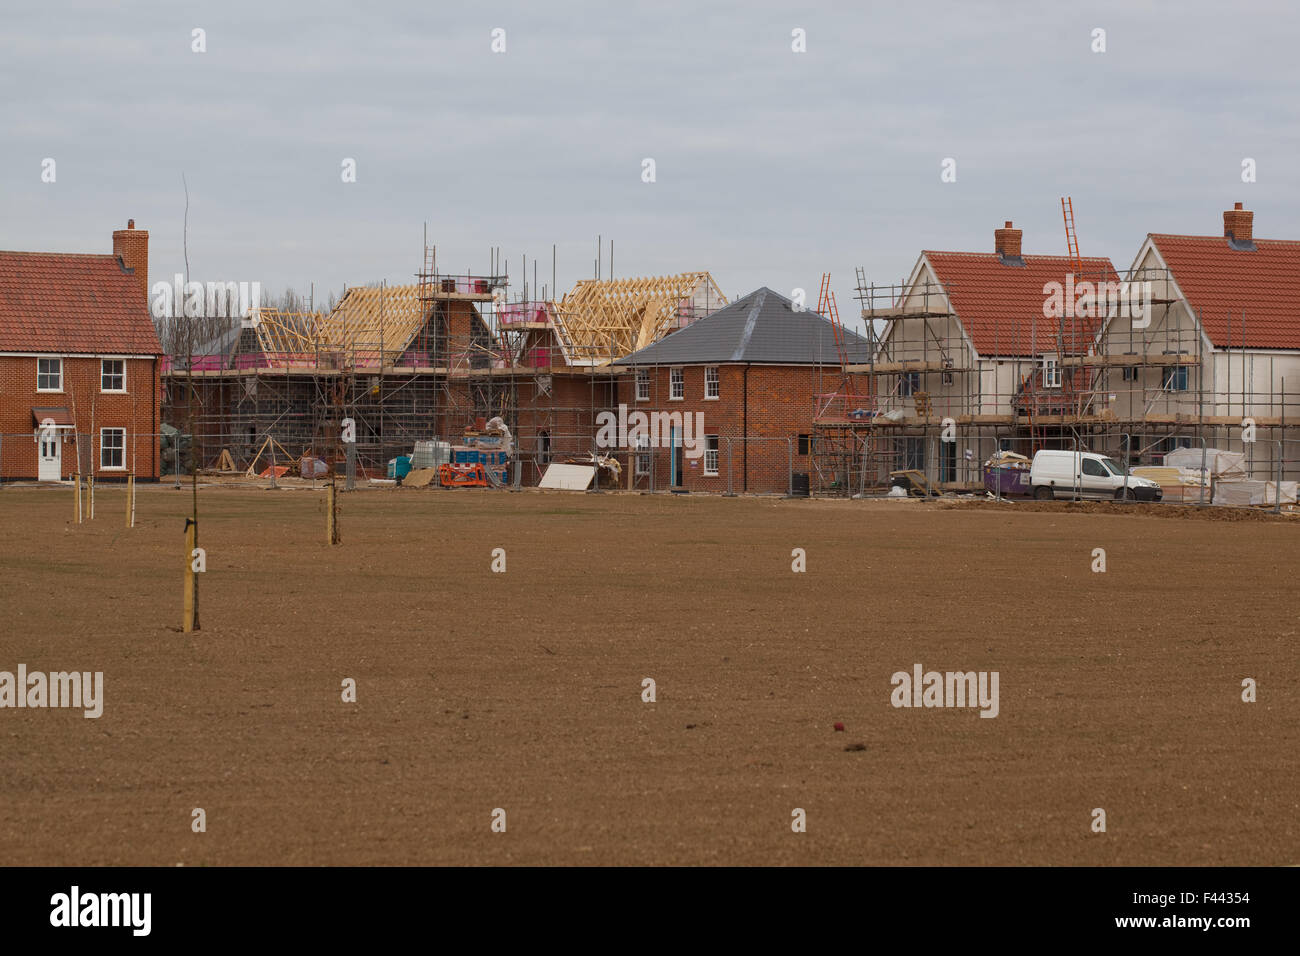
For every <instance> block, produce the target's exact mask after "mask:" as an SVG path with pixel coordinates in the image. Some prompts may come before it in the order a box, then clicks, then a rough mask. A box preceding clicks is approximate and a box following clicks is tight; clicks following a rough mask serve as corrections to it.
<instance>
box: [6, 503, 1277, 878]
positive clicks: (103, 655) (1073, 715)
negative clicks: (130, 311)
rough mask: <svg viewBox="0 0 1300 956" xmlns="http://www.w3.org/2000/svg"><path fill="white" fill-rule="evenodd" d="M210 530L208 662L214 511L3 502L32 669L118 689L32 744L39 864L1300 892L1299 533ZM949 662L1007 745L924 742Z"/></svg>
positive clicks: (652, 520) (916, 524)
mask: <svg viewBox="0 0 1300 956" xmlns="http://www.w3.org/2000/svg"><path fill="white" fill-rule="evenodd" d="M200 496H201V497H200V507H201V526H200V541H199V543H200V545H201V546H202V547H204V548H205V549H206V551H207V571H206V573H205V574H203V575H202V577H201V586H202V591H201V604H200V608H201V623H202V630H201V631H200V632H197V633H194V634H188V635H187V634H182V633H180V632H179V630H178V625H179V623H180V618H181V594H182V591H181V588H182V581H181V577H182V566H183V562H184V554H183V551H182V546H183V536H182V535H183V518H184V515H185V513H186V512H187V510H188V508H189V503H190V501H189V492H188V488H187V489H186V490H185V491H184V492H178V491H175V490H173V489H171V488H170V487H168V486H162V487H159V486H152V487H142V488H141V490H140V494H139V504H138V526H137V527H136V528H135V529H134V530H129V531H128V530H126V529H125V528H124V527H123V523H124V522H123V514H122V506H123V498H124V491H123V490H122V489H121V488H117V487H101V488H100V489H99V490H98V492H97V501H96V508H97V516H96V518H95V520H94V522H93V523H90V524H86V525H81V526H77V525H76V524H75V523H74V521H73V506H72V492H71V490H70V489H66V488H65V489H44V488H19V487H9V488H4V489H0V610H2V611H3V621H2V622H0V671H10V672H14V671H16V670H17V666H18V665H19V664H20V663H21V664H26V665H27V668H28V670H29V671H56V670H74V669H75V670H89V671H102V672H103V673H104V682H105V694H104V696H105V702H104V712H103V716H102V717H100V718H99V719H97V720H91V719H86V718H84V717H83V716H82V713H81V712H80V711H70V710H49V709H46V710H34V709H22V710H17V709H0V862H3V863H5V864H73V865H78V864H162V865H172V864H177V863H184V864H185V865H187V866H195V865H227V864H281V863H284V864H509V863H516V864H695V863H703V864H918V863H928V864H1087V865H1102V864H1121V863H1122V864H1294V863H1300V791H1298V790H1297V787H1296V781H1297V780H1298V779H1300V690H1297V677H1298V676H1300V671H1298V670H1297V661H1298V660H1300V654H1298V653H1297V646H1298V640H1300V636H1298V634H1297V632H1298V631H1300V615H1298V614H1297V610H1298V609H1297V598H1296V590H1295V586H1294V582H1295V576H1296V569H1297V567H1298V566H1300V525H1297V523H1296V521H1295V520H1294V519H1286V518H1282V519H1274V520H1258V521H1255V520H1252V521H1211V520H1182V521H1171V520H1165V519H1164V518H1162V517H1153V516H1151V515H1150V514H1149V513H1144V512H1149V511H1150V509H1143V510H1132V509H1129V510H1125V509H1124V508H1123V507H1122V506H1110V505H1105V504H1103V505H1095V506H1094V505H1089V506H1077V505H1068V504H1059V505H997V504H988V505H980V504H979V503H974V502H973V503H970V504H966V505H962V504H950V503H935V502H921V501H873V502H864V501H806V500H805V501H784V500H775V499H747V498H740V499H722V498H705V497H700V496H690V497H664V496H658V497H651V496H644V495H615V494H604V495H588V494H580V493H579V494H574V493H563V492H560V493H541V492H523V493H518V494H508V493H503V492H493V491H470V490H463V491H433V490H415V489H389V490H382V491H380V490H375V491H364V492H358V493H354V494H350V495H341V496H340V502H341V515H340V523H341V530H342V538H343V540H342V544H341V545H339V546H337V547H335V548H330V547H328V546H327V545H326V544H325V534H324V513H323V495H322V494H321V493H320V492H319V491H313V490H310V489H306V488H295V489H284V490H279V491H271V490H265V489H263V488H260V487H259V488H255V489H254V488H236V487H206V488H203V489H201V492H200ZM494 548H503V549H505V552H506V561H507V565H506V572H505V573H504V574H498V573H493V572H492V571H491V562H492V554H491V552H492V550H493V549H494ZM795 548H803V549H805V551H806V555H807V571H806V573H802V574H796V573H792V571H791V561H792V558H791V552H792V549H795ZM1096 548H1102V549H1104V550H1105V556H1106V563H1107V570H1106V571H1105V573H1094V572H1093V571H1092V570H1091V567H1092V565H1093V562H1094V557H1093V550H1094V549H1096ZM917 663H919V664H921V665H922V666H923V668H924V669H925V670H931V669H935V670H940V671H947V670H961V671H968V670H975V671H982V670H986V671H997V672H998V674H999V708H1000V713H999V714H998V716H997V717H996V718H994V719H987V718H981V717H979V715H978V711H977V710H974V709H924V708H922V709H912V708H898V709H896V708H894V707H892V706H891V704H890V694H891V690H892V688H891V684H890V677H891V675H892V674H893V673H894V672H896V671H907V672H910V671H911V670H912V667H913V665H914V664H917ZM647 677H649V678H653V679H654V681H656V684H657V701H656V702H654V703H646V702H643V701H642V681H643V679H644V678H647ZM1247 677H1250V678H1254V679H1255V680H1256V681H1257V682H1258V702H1257V703H1253V704H1251V703H1243V702H1242V700H1241V695H1242V680H1243V679H1244V678H1247ZM345 678H352V679H354V680H355V681H356V685H357V702H356V703H344V702H343V701H342V699H341V684H342V682H343V680H344V679H345ZM836 722H842V723H843V724H844V726H845V728H846V729H845V730H844V732H837V731H835V730H834V725H835V724H836ZM859 745H861V746H859ZM196 807H201V808H203V809H204V810H205V811H206V823H207V830H206V832H204V833H195V832H192V830H191V820H192V811H193V809H194V808H196ZM496 808H502V809H504V810H505V811H506V832H504V833H494V832H493V831H492V829H491V823H492V817H493V811H494V810H495V809H496ZM795 808H802V809H803V810H804V811H805V812H806V820H807V832H805V833H795V832H792V830H791V821H792V816H791V814H792V811H793V810H794V809H795ZM1094 808H1103V809H1104V810H1105V811H1106V815H1107V816H1106V828H1107V832H1105V833H1104V834H1101V833H1094V832H1092V829H1091V824H1092V821H1093V810H1094Z"/></svg>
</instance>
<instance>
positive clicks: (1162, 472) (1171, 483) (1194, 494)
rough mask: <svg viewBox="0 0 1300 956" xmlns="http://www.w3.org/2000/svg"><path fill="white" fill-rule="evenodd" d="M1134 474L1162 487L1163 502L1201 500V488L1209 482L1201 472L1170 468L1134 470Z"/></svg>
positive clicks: (1153, 467) (1154, 467)
mask: <svg viewBox="0 0 1300 956" xmlns="http://www.w3.org/2000/svg"><path fill="white" fill-rule="evenodd" d="M1133 474H1134V475H1135V476H1137V477H1138V478H1147V479H1149V480H1151V481H1154V482H1155V483H1156V484H1157V485H1159V486H1160V491H1161V500H1162V501H1188V500H1191V499H1194V498H1195V499H1199V498H1200V496H1201V486H1202V485H1208V484H1209V481H1208V480H1206V479H1204V478H1202V476H1201V473H1200V472H1199V471H1189V470H1188V469H1186V468H1171V467H1169V466H1165V467H1156V466H1152V467H1149V468H1134V469H1133Z"/></svg>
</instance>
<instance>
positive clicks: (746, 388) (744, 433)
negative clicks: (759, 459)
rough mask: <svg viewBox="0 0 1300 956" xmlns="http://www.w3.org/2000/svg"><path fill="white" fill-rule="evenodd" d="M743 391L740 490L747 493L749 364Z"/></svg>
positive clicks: (746, 368) (746, 365)
mask: <svg viewBox="0 0 1300 956" xmlns="http://www.w3.org/2000/svg"><path fill="white" fill-rule="evenodd" d="M743 391H744V393H745V397H744V412H743V415H744V419H743V421H744V424H743V425H742V426H741V433H740V434H741V439H740V444H741V446H742V447H743V448H744V459H745V466H744V468H745V471H744V477H743V478H742V480H741V482H740V490H741V491H749V441H748V438H749V364H748V363H746V364H745V371H744V388H743Z"/></svg>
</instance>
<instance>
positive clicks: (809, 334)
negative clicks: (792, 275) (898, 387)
mask: <svg viewBox="0 0 1300 956" xmlns="http://www.w3.org/2000/svg"><path fill="white" fill-rule="evenodd" d="M844 343H845V349H846V351H847V352H848V359H849V362H850V363H855V364H856V363H865V362H868V361H870V355H869V347H868V343H867V340H866V339H865V338H863V337H862V336H861V335H858V334H857V333H856V332H851V331H849V330H848V329H845V330H844ZM727 362H761V363H767V364H771V365H819V364H827V365H834V364H837V363H838V362H839V356H838V353H837V352H836V350H835V337H834V332H833V330H832V328H831V323H830V321H829V320H828V319H824V318H822V317H821V316H820V315H818V314H817V313H816V312H813V311H812V310H811V309H810V308H807V309H805V310H804V311H802V312H796V311H795V309H794V306H793V304H792V303H791V302H790V300H789V299H787V298H786V297H785V296H783V295H781V294H780V293H777V292H773V291H772V290H771V289H769V288H767V287H766V286H764V287H763V288H761V289H758V290H756V291H754V292H751V293H749V295H747V296H744V297H743V298H740V299H737V300H736V301H735V302H733V303H731V304H730V305H728V306H724V307H723V308H721V309H719V310H718V311H717V312H714V313H712V314H711V315H707V316H705V317H704V318H702V319H699V320H698V321H696V322H694V323H693V324H691V325H688V326H687V327H686V328H684V329H680V330H678V331H676V332H673V333H672V334H671V335H667V336H665V337H664V338H662V339H660V340H659V341H658V342H655V343H654V344H653V345H647V346H646V347H645V348H643V349H640V350H638V351H636V352H633V353H632V354H630V355H627V356H624V357H623V358H621V359H618V360H617V361H615V362H614V364H615V365H698V364H709V365H713V364H725V363H727Z"/></svg>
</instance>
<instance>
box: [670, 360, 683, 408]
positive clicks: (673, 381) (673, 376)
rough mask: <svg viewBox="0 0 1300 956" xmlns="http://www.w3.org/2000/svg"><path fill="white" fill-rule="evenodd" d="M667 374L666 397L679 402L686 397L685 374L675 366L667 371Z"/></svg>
mask: <svg viewBox="0 0 1300 956" xmlns="http://www.w3.org/2000/svg"><path fill="white" fill-rule="evenodd" d="M668 376H669V377H668V384H669V392H668V397H669V398H670V399H672V400H673V401H674V402H680V401H681V400H682V399H683V398H685V397H686V375H685V374H684V373H683V372H682V370H681V369H679V368H675V369H672V370H671V371H670V372H669V373H668Z"/></svg>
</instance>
